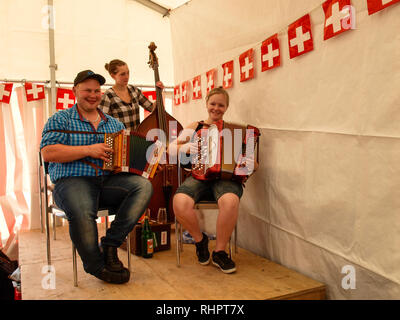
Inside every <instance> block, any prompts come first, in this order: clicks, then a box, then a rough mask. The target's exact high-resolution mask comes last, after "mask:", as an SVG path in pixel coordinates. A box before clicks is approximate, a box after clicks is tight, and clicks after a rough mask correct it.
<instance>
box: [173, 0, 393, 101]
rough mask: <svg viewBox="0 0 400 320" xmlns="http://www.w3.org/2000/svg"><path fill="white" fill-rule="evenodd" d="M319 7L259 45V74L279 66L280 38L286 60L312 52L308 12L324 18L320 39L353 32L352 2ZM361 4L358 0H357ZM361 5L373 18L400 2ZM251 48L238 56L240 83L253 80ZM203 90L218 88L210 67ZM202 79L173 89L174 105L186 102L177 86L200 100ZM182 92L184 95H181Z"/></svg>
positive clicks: (228, 72) (227, 78) (225, 73)
mask: <svg viewBox="0 0 400 320" xmlns="http://www.w3.org/2000/svg"><path fill="white" fill-rule="evenodd" d="M323 1H324V2H322V4H319V5H318V6H316V7H314V8H312V9H311V10H309V13H307V14H306V15H304V16H302V17H301V18H299V19H298V20H296V21H295V22H293V23H292V24H290V25H289V26H288V27H287V28H285V29H282V30H281V31H279V32H277V33H275V34H274V35H272V36H270V37H269V38H267V39H266V40H264V41H263V42H262V43H261V42H260V43H259V44H261V46H260V51H261V55H260V57H261V59H260V65H261V72H265V71H267V70H271V69H274V68H277V67H279V66H280V65H281V60H282V56H281V43H280V41H279V35H283V34H286V35H287V37H288V42H287V44H288V48H289V58H290V59H294V58H297V57H299V56H301V55H304V54H306V53H308V52H311V51H313V50H314V38H313V32H312V22H311V17H310V13H311V12H314V11H315V10H321V8H322V10H323V13H324V15H325V19H324V28H323V33H324V34H323V39H324V40H328V39H331V38H333V37H336V36H338V35H340V34H342V33H344V32H346V31H349V30H351V29H355V22H356V19H355V18H356V11H355V8H354V6H353V5H352V1H351V0H323ZM360 1H361V0H360ZM363 1H364V4H365V3H366V4H367V6H368V14H369V15H372V14H374V13H376V12H379V11H381V10H383V9H385V8H387V7H389V6H391V5H393V4H395V3H398V2H400V0H363ZM259 44H257V46H258V45H259ZM254 56H255V54H254V48H251V49H249V50H247V51H245V52H243V53H242V54H240V56H239V57H238V62H239V70H238V71H239V76H240V82H245V81H249V80H251V79H254V77H255V64H256V63H255V62H256V61H255V60H254ZM234 62H235V61H234V60H230V61H228V62H225V63H224V64H222V79H221V82H222V87H223V88H224V89H230V88H232V87H233V83H234ZM205 76H206V77H205V81H206V83H205V87H206V93H207V94H208V93H209V92H210V90H212V89H213V88H215V87H216V86H217V81H216V80H217V76H218V72H217V69H216V68H213V69H211V70H209V71H207V72H206V73H205ZM201 77H202V75H198V76H196V77H194V78H193V79H192V80H191V81H189V82H187V83H189V84H182V85H178V86H176V87H175V105H179V104H180V102H181V101H182V102H183V101H184V102H187V99H188V98H187V97H189V95H188V96H187V97H186V94H184V95H183V96H181V95H180V94H181V91H180V87H181V86H182V91H184V88H187V87H188V86H189V85H190V84H191V85H192V88H193V91H192V92H193V94H192V95H191V97H192V99H193V100H198V99H201V98H202V89H201ZM182 93H183V92H182Z"/></svg>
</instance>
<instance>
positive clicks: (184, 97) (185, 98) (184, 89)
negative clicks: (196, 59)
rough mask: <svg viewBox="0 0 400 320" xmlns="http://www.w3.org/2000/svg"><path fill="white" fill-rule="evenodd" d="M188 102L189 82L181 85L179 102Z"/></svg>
mask: <svg viewBox="0 0 400 320" xmlns="http://www.w3.org/2000/svg"><path fill="white" fill-rule="evenodd" d="M188 101H189V81H185V82H184V83H182V92H181V102H182V103H186V102H188Z"/></svg>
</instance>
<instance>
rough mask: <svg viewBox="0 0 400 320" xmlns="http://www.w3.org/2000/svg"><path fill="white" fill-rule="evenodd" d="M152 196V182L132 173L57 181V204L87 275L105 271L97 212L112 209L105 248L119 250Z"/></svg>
mask: <svg viewBox="0 0 400 320" xmlns="http://www.w3.org/2000/svg"><path fill="white" fill-rule="evenodd" d="M152 194H153V186H152V185H151V183H150V181H149V180H147V179H145V178H143V177H141V176H137V175H133V174H129V173H119V174H115V175H109V176H100V177H68V178H62V179H60V180H58V181H57V183H56V185H55V188H54V192H53V195H54V200H55V202H56V204H57V205H58V206H59V207H60V208H61V209H62V210H64V211H65V214H66V215H67V218H68V221H69V233H70V236H71V240H72V242H73V243H74V245H75V247H76V249H77V250H78V253H79V255H80V257H81V259H82V262H83V267H84V269H85V271H86V272H88V273H90V274H93V275H96V274H98V273H99V272H100V271H101V270H102V269H103V268H104V259H103V255H102V253H101V252H100V249H99V244H98V233H97V224H96V218H97V211H98V209H99V208H113V210H112V212H113V213H115V219H114V221H113V222H112V223H111V225H110V228H109V229H108V230H107V234H106V237H105V239H103V240H104V241H102V244H104V245H108V246H114V247H119V246H120V245H121V244H122V242H123V241H124V239H125V238H126V236H127V235H128V233H129V232H130V231H131V230H132V229H133V227H134V226H135V224H136V223H137V221H138V220H139V218H140V217H141V215H142V214H143V213H144V211H145V210H146V208H147V205H148V203H149V202H150V198H151V196H152Z"/></svg>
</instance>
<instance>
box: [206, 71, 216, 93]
mask: <svg viewBox="0 0 400 320" xmlns="http://www.w3.org/2000/svg"><path fill="white" fill-rule="evenodd" d="M206 77H207V94H208V93H209V92H210V91H211V90H212V89H214V88H215V81H216V70H215V69H212V70H210V71H207V72H206Z"/></svg>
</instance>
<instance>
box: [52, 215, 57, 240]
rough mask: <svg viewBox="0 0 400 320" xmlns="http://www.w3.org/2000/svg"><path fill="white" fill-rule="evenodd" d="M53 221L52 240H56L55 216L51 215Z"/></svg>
mask: <svg viewBox="0 0 400 320" xmlns="http://www.w3.org/2000/svg"><path fill="white" fill-rule="evenodd" d="M52 219H53V239H54V240H56V215H55V214H52Z"/></svg>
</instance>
